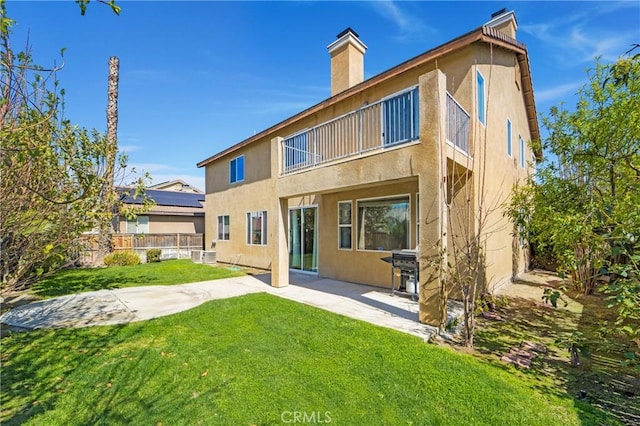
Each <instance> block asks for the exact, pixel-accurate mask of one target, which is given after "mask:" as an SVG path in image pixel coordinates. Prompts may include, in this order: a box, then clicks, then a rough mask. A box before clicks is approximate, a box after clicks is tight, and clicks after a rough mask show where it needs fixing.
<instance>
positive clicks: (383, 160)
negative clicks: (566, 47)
mask: <svg viewBox="0 0 640 426" xmlns="http://www.w3.org/2000/svg"><path fill="white" fill-rule="evenodd" d="M516 29H517V22H516V18H515V15H514V13H513V12H506V11H501V12H500V13H499V14H497V15H494V16H493V17H492V19H491V20H490V21H489V22H488V23H487V24H485V25H483V26H481V27H480V28H477V29H476V30H473V31H471V32H469V33H467V34H464V35H462V36H460V37H458V38H456V39H454V40H451V41H449V42H447V43H445V44H443V45H441V46H438V47H436V48H433V49H431V50H429V51H427V52H425V53H423V54H421V55H419V56H417V57H415V58H413V59H410V60H408V61H406V62H403V63H401V64H399V65H397V66H396V67H394V68H391V69H389V70H387V71H385V72H383V73H381V74H379V75H376V76H374V77H372V78H369V79H367V80H363V75H364V71H363V63H364V62H363V61H364V59H363V57H364V53H365V50H366V49H367V47H366V46H365V45H364V43H363V42H362V41H360V39H359V38H358V35H357V34H356V33H355V32H354V31H353V30H351V29H347V30H345V31H344V32H342V33H341V34H339V35H338V39H337V40H335V41H334V42H333V43H331V44H330V45H329V46H328V50H329V53H330V56H331V97H330V98H328V99H326V100H325V101H323V102H321V103H319V104H317V105H315V106H312V107H310V108H308V109H306V110H304V111H302V112H300V113H298V114H296V115H294V116H292V117H290V118H288V119H286V120H284V121H282V122H281V123H278V124H276V125H274V126H272V127H270V128H268V129H266V130H264V131H262V132H260V133H257V134H255V135H254V136H252V137H250V138H248V139H246V140H244V141H242V142H240V143H238V144H236V145H234V146H232V147H230V148H228V149H226V150H224V151H222V152H220V153H218V154H215V155H213V156H212V157H210V158H208V159H206V160H203V161H202V162H200V163H198V167H205V168H206V169H205V170H206V187H207V189H206V191H207V194H206V200H207V204H206V208H205V209H206V227H205V246H207V247H208V246H209V244H210V243H211V242H212V241H214V240H215V241H216V242H217V245H216V249H217V259H218V261H222V262H234V263H239V264H243V265H250V266H253V267H258V268H264V269H268V270H270V271H271V283H272V285H273V286H276V287H278V286H285V285H287V284H288V279H289V269H290V268H291V269H295V270H299V271H304V272H308V273H313V274H318V275H319V276H321V277H327V278H333V279H338V280H344V281H349V282H354V283H363V284H369V285H374V286H382V287H390V282H391V266H390V265H389V263H385V262H383V261H381V258H383V257H388V256H390V254H391V252H392V250H396V249H412V248H415V247H416V246H419V247H420V256H421V259H422V260H423V261H422V262H421V264H420V265H421V266H420V267H421V268H422V270H421V275H420V281H421V283H420V284H421V289H422V291H421V294H420V316H419V318H420V321H421V322H426V323H431V324H437V323H438V321H439V315H440V313H439V312H440V311H439V304H438V297H439V296H438V286H439V282H438V278H437V275H438V274H435V275H436V278H433V274H429V273H428V272H429V271H428V270H427V265H426V264H427V262H426V261H424V259H425V257H426V256H427V255H428V254H429V253H431V254H433V253H436V254H437V249H436V247H437V243H438V242H439V241H442V242H445V243H446V242H447V241H449V242H451V241H450V239H451V238H452V235H453V234H454V233H455V232H457V231H455V230H456V229H459V228H460V227H461V226H463V222H464V220H458V223H451V222H452V221H456V219H452V220H451V221H449V220H448V218H447V217H446V216H447V215H444V214H443V213H442V212H443V211H446V210H445V207H444V206H445V204H446V203H447V202H448V201H452V200H453V201H454V202H459V203H460V205H464V204H465V203H466V200H465V199H464V198H466V197H464V194H465V193H469V194H470V196H469V199H468V201H469V202H470V203H471V205H472V206H478V205H479V204H480V200H481V198H482V199H484V200H485V202H486V204H487V205H492V206H494V210H496V209H498V207H499V203H501V202H503V201H505V200H506V199H508V196H509V193H510V191H511V189H512V187H513V185H514V184H516V183H517V182H521V181H522V180H523V179H525V178H526V177H527V176H528V175H529V174H530V173H532V172H533V170H534V169H533V167H534V163H535V160H536V157H537V158H540V156H541V153H540V152H533V151H532V148H531V144H530V141H531V140H536V139H539V128H538V122H537V117H536V110H535V104H534V98H533V89H532V81H531V75H530V67H529V59H528V55H527V50H526V47H525V46H524V45H523V44H522V43H520V42H518V41H517V40H516V39H515V37H516ZM481 162H482V163H481ZM480 164H482V165H484V166H486V170H487V173H486V176H482V175H480V174H478V172H477V171H478V170H480V169H479V165H480ZM465 169H470V170H472V174H471V175H469V174H465V173H464V170H465ZM461 176H462V177H465V176H467V177H469V176H470V177H469V178H468V179H466V180H460V177H461ZM453 180H456V185H454V187H450V188H447V186H448V185H446V183H447V182H453ZM449 186H450V185H449ZM480 188H484V191H481V190H480ZM476 213H477V212H476ZM467 222H468V223H469V224H471V225H470V226H472V227H473V226H474V219H473V218H470V219H468V220H467ZM489 222H490V223H489V226H490V228H491V230H492V232H491V234H490V235H488V236H487V238H486V239H485V240H484V241H483V244H484V247H483V249H484V253H485V255H486V271H485V274H486V277H487V280H488V282H489V283H490V284H492V285H502V284H504V283H507V282H509V281H510V280H511V278H512V277H513V276H516V275H517V274H518V273H520V272H522V271H523V270H524V267H525V266H524V265H525V253H524V250H523V249H522V247H521V245H520V242H519V241H518V240H517V238H514V236H513V234H514V229H513V226H512V225H511V224H510V223H509V222H508V220H507V219H506V218H504V216H503V214H502V212H501V211H495V212H493V215H492V217H491V218H490V220H489Z"/></svg>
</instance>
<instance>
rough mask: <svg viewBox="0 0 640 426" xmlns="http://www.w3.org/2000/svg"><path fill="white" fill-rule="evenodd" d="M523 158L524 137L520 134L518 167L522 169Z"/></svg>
mask: <svg viewBox="0 0 640 426" xmlns="http://www.w3.org/2000/svg"><path fill="white" fill-rule="evenodd" d="M524 166H525V159H524V139H522V136H520V167H522V168H523V169H524Z"/></svg>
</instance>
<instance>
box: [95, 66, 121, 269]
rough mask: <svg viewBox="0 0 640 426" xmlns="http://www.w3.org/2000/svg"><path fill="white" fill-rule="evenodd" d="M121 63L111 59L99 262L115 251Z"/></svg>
mask: <svg viewBox="0 0 640 426" xmlns="http://www.w3.org/2000/svg"><path fill="white" fill-rule="evenodd" d="M119 66H120V61H119V60H118V58H117V57H115V56H112V57H110V58H109V77H108V89H107V145H108V155H107V159H106V167H105V176H106V178H107V179H106V182H107V183H106V185H105V187H104V188H103V192H102V201H103V206H102V208H104V209H105V210H104V211H103V212H102V214H103V216H102V220H101V221H100V241H99V242H98V250H99V260H100V261H102V259H103V258H104V256H105V255H107V254H108V253H110V252H111V251H112V250H113V225H112V221H113V215H114V214H115V213H116V212H115V201H116V200H115V195H114V170H115V162H116V155H117V153H118V136H117V133H118V80H119V78H120V77H119Z"/></svg>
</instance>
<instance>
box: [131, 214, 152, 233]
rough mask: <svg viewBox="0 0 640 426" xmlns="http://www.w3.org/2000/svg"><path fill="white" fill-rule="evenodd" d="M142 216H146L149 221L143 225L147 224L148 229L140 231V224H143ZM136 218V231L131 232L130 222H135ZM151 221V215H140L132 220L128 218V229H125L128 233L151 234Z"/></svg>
mask: <svg viewBox="0 0 640 426" xmlns="http://www.w3.org/2000/svg"><path fill="white" fill-rule="evenodd" d="M141 218H146V220H147V223H146V224H143V225H146V227H147V230H146V231H140V225H141V224H140V219H141ZM134 220H135V222H136V232H129V222H133V221H134ZM150 222H151V221H150V219H149V216H147V215H139V216H136V218H135V219H132V220H129V219H126V222H125V223H126V225H125V226H126V229H125V231H126V233H127V234H149V233H150V232H149V230H150V225H149V224H150Z"/></svg>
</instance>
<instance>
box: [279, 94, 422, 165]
mask: <svg viewBox="0 0 640 426" xmlns="http://www.w3.org/2000/svg"><path fill="white" fill-rule="evenodd" d="M418 105H419V102H418V88H417V87H412V88H410V89H407V90H405V91H403V92H401V93H398V94H396V95H394V96H392V97H389V98H386V99H383V100H380V101H378V102H375V103H373V104H369V105H366V106H364V107H362V108H360V109H357V110H355V111H351V112H349V113H347V114H345V115H342V116H340V117H336V118H334V119H332V120H330V121H327V122H324V123H322V124H319V125H317V126H315V127H312V128H310V129H306V130H303V131H302V132H299V133H296V134H294V135H292V136H290V137H288V138H286V139H284V140H283V141H282V158H283V170H282V172H283V173H285V174H286V173H291V172H295V171H298V170H303V169H307V168H311V167H316V166H318V165H321V164H323V163H327V162H330V161H335V160H339V159H341V158H346V157H350V156H354V155H360V154H362V153H365V152H367V151H372V150H375V149H379V148H385V147H389V146H394V145H398V144H401V143H406V142H409V141H412V140H416V139H418Z"/></svg>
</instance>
